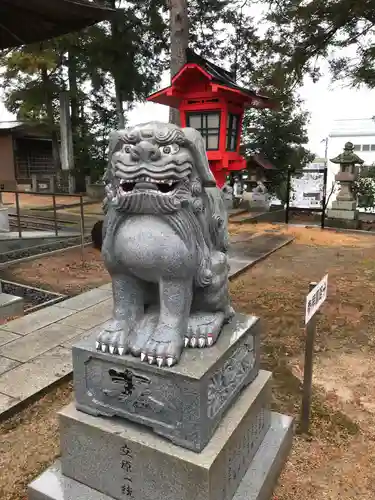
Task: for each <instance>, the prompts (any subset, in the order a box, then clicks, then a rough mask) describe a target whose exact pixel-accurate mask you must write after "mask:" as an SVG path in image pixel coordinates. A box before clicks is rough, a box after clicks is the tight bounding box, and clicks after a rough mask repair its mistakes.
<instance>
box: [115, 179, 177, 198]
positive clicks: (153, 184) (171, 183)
mask: <svg viewBox="0 0 375 500" xmlns="http://www.w3.org/2000/svg"><path fill="white" fill-rule="evenodd" d="M180 182H181V181H180V180H176V179H175V180H172V179H166V180H161V179H159V180H154V179H151V177H141V178H139V179H133V180H129V181H128V180H122V181H121V182H120V187H121V189H122V191H124V192H125V193H131V192H132V191H157V192H158V193H159V194H170V193H172V192H173V191H175V190H176V188H177V187H178V185H179V184H180Z"/></svg>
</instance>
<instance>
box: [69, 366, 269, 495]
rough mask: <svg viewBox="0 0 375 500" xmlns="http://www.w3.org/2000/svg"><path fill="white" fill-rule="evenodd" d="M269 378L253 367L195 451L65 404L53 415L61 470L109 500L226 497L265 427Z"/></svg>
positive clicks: (246, 465)
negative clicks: (253, 376)
mask: <svg viewBox="0 0 375 500" xmlns="http://www.w3.org/2000/svg"><path fill="white" fill-rule="evenodd" d="M270 381H271V374H270V373H269V372H265V371H260V372H259V375H258V376H257V378H256V379H255V380H254V381H253V382H252V384H250V385H249V386H248V387H247V388H245V389H244V390H243V391H242V392H241V394H240V396H239V397H238V399H237V401H236V403H235V405H234V406H233V407H232V408H230V410H228V412H227V413H226V415H225V416H224V418H223V419H222V421H221V423H220V425H219V427H218V429H217V430H216V432H215V433H214V435H213V436H212V438H211V440H210V442H209V443H208V445H207V446H206V447H205V449H204V450H203V451H202V452H200V453H196V452H194V451H191V450H187V449H185V448H181V447H180V446H176V445H174V444H173V443H171V442H170V441H168V440H166V439H164V438H161V437H159V436H157V435H156V434H154V433H153V432H152V431H151V430H150V429H148V428H147V427H145V426H140V425H136V424H133V423H131V422H127V421H125V420H124V419H119V418H103V417H93V416H91V415H87V414H86V413H82V412H80V411H77V410H76V409H75V408H74V405H73V404H71V405H69V406H67V407H66V408H65V409H63V410H62V411H61V412H60V436H61V455H62V458H61V463H62V471H63V474H64V475H66V476H68V477H71V478H72V479H75V480H76V481H79V482H81V483H83V484H86V486H90V487H91V488H94V489H96V490H98V491H100V492H102V493H105V494H107V495H109V496H110V497H113V498H115V499H116V500H124V499H125V498H127V497H128V496H131V497H132V499H134V500H174V499H178V500H191V499H192V498H194V499H195V500H229V499H231V498H232V496H233V495H234V493H235V491H236V489H237V487H238V485H239V483H240V481H241V479H242V477H243V476H244V474H245V473H246V470H247V469H248V467H249V465H250V463H251V460H252V459H253V457H254V455H255V453H256V451H257V449H258V448H259V446H260V444H261V442H262V441H263V439H264V436H265V434H266V433H267V431H268V429H269V427H270V416H271V413H270V410H269V402H270V399H271V393H270V390H271V385H270Z"/></svg>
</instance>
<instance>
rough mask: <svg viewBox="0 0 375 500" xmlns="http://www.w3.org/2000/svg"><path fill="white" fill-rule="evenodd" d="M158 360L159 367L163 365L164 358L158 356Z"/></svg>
mask: <svg viewBox="0 0 375 500" xmlns="http://www.w3.org/2000/svg"><path fill="white" fill-rule="evenodd" d="M156 362H157V364H158V367H159V368H160V367H161V366H162V365H163V358H156Z"/></svg>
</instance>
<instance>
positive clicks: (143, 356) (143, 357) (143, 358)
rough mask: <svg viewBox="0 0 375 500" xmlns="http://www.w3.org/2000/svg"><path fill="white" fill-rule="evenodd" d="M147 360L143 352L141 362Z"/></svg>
mask: <svg viewBox="0 0 375 500" xmlns="http://www.w3.org/2000/svg"><path fill="white" fill-rule="evenodd" d="M145 359H146V354H145V353H144V352H141V361H144V360H145Z"/></svg>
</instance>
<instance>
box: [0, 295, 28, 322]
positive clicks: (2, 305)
mask: <svg viewBox="0 0 375 500" xmlns="http://www.w3.org/2000/svg"><path fill="white" fill-rule="evenodd" d="M12 316H23V298H22V297H17V296H16V295H10V294H9V293H3V292H1V293H0V318H10V317H12Z"/></svg>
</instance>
